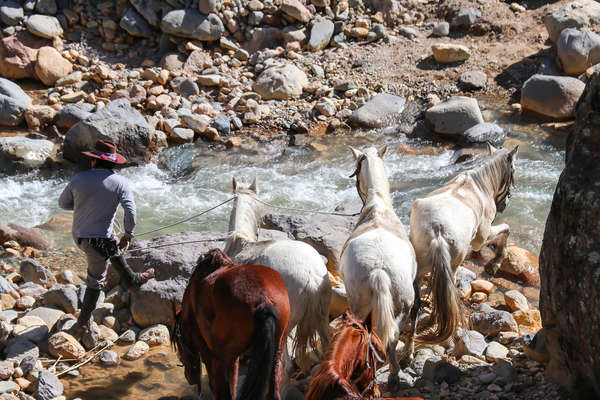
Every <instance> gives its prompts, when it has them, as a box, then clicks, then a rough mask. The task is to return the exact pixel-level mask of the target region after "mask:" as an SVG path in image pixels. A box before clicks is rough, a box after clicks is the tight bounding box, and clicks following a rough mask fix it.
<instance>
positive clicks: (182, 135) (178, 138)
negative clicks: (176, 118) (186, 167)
mask: <svg viewBox="0 0 600 400" xmlns="http://www.w3.org/2000/svg"><path fill="white" fill-rule="evenodd" d="M169 140H171V141H172V142H173V143H191V142H193V141H194V130H193V129H188V128H182V127H180V126H179V127H177V128H174V129H173V131H172V132H171V134H170V135H169Z"/></svg>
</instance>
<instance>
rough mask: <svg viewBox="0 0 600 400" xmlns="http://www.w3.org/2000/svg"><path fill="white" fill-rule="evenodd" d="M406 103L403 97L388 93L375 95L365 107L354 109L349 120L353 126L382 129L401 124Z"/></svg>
mask: <svg viewBox="0 0 600 400" xmlns="http://www.w3.org/2000/svg"><path fill="white" fill-rule="evenodd" d="M406 106H407V102H406V99H405V98H404V97H399V96H395V95H393V94H389V93H382V94H378V95H375V96H373V97H372V98H371V100H369V101H368V102H367V103H366V104H365V105H363V106H362V107H360V108H358V109H356V110H355V111H354V112H353V113H352V115H351V116H350V118H349V122H350V124H352V125H353V126H361V127H365V128H383V127H387V126H392V125H397V124H399V123H400V122H401V120H402V117H403V112H404V111H405V110H406Z"/></svg>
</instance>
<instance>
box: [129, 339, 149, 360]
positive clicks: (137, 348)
mask: <svg viewBox="0 0 600 400" xmlns="http://www.w3.org/2000/svg"><path fill="white" fill-rule="evenodd" d="M149 349H150V347H149V346H148V345H147V344H146V343H145V342H142V341H138V342H136V343H135V344H134V345H133V346H131V347H130V348H129V350H127V353H125V355H124V356H123V358H124V359H126V360H130V361H133V360H137V359H139V358H142V357H143V356H144V355H146V353H147V352H148V350H149Z"/></svg>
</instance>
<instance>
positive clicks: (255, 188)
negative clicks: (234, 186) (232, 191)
mask: <svg viewBox="0 0 600 400" xmlns="http://www.w3.org/2000/svg"><path fill="white" fill-rule="evenodd" d="M248 189H250V190H252V191H253V192H254V193H256V194H258V178H257V177H256V176H255V177H254V180H253V181H252V185H250V187H249V188H248Z"/></svg>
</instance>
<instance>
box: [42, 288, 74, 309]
mask: <svg viewBox="0 0 600 400" xmlns="http://www.w3.org/2000/svg"><path fill="white" fill-rule="evenodd" d="M39 302H40V304H43V305H46V306H54V307H57V308H60V309H61V310H63V311H64V312H66V313H69V314H74V313H75V311H77V292H76V291H75V287H74V286H72V285H64V286H58V287H54V288H51V289H50V290H48V291H47V292H46V293H44V294H43V295H42V297H41V298H40V300H39Z"/></svg>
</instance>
